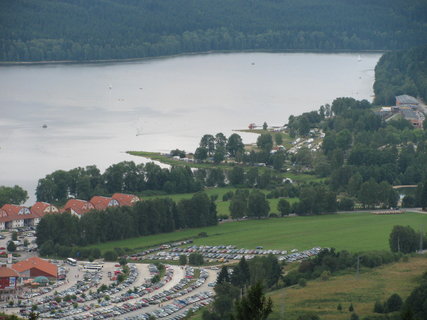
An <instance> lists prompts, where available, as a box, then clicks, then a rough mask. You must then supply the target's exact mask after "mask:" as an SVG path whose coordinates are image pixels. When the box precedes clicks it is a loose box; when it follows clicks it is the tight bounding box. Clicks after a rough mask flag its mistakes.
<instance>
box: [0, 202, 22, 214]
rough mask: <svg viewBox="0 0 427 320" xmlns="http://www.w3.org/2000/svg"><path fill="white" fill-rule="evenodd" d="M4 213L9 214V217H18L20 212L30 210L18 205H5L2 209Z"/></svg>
mask: <svg viewBox="0 0 427 320" xmlns="http://www.w3.org/2000/svg"><path fill="white" fill-rule="evenodd" d="M1 208H2V209H3V210H4V211H6V212H7V215H8V216H14V215H18V214H19V212H20V211H21V210H22V209H24V210H25V209H27V210H29V209H28V208H27V207H24V206H18V205H16V204H5V205H4V206H3V207H1Z"/></svg>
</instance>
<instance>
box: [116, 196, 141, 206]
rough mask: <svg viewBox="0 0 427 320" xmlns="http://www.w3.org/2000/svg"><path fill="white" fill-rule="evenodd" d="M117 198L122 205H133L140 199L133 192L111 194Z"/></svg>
mask: <svg viewBox="0 0 427 320" xmlns="http://www.w3.org/2000/svg"><path fill="white" fill-rule="evenodd" d="M111 197H112V198H113V199H116V200H117V201H118V202H119V204H120V205H121V206H133V205H134V204H135V203H136V202H138V201H140V199H139V198H138V197H137V196H135V195H133V194H124V193H115V194H113V195H112V196H111Z"/></svg>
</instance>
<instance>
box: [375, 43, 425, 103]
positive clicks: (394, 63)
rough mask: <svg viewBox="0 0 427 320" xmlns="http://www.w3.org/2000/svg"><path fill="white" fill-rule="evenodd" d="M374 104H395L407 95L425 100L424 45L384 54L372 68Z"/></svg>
mask: <svg viewBox="0 0 427 320" xmlns="http://www.w3.org/2000/svg"><path fill="white" fill-rule="evenodd" d="M374 93H375V100H374V102H375V104H377V105H395V96H398V95H402V94H409V95H411V96H414V97H420V98H422V99H423V100H424V101H427V45H423V46H420V47H415V48H411V49H408V50H403V51H393V52H387V53H386V54H384V55H383V56H382V57H381V59H380V61H378V63H377V65H376V67H375V83H374Z"/></svg>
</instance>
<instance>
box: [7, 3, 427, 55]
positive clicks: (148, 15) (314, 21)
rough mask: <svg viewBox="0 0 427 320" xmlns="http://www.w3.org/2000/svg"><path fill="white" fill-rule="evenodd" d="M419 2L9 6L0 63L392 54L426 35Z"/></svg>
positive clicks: (424, 8) (423, 11) (424, 7)
mask: <svg viewBox="0 0 427 320" xmlns="http://www.w3.org/2000/svg"><path fill="white" fill-rule="evenodd" d="M426 12H427V5H426V3H425V2H424V1H420V0H391V1H387V0H376V1H368V0H362V1H357V2H355V1H349V0H324V1H319V0H300V1H295V0H291V1H284V0H268V1H265V0H250V1H244V0H234V1H232V0H216V1H208V0H199V1H193V0H161V1H158V0H144V1H136V0H126V1H123V0H108V1H107V0H93V1H83V0H63V1H54V0H40V1H30V0H13V1H11V0H6V1H2V2H1V4H0V21H1V25H0V61H40V60H95V59H125V58H141V57H150V56H160V55H172V54H178V53H188V52H202V51H210V50H288V49H290V50H310V51H315V50H327V51H329V50H353V51H354V50H387V49H404V48H408V47H410V46H414V45H417V44H418V42H419V39H422V38H423V37H425V35H426V33H427V25H426V20H427V16H426Z"/></svg>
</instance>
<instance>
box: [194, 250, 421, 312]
mask: <svg viewBox="0 0 427 320" xmlns="http://www.w3.org/2000/svg"><path fill="white" fill-rule="evenodd" d="M426 268H427V256H426V255H423V256H416V257H411V258H409V261H407V262H403V261H401V262H397V263H392V264H388V265H384V266H381V267H377V268H374V269H368V268H363V269H362V270H361V273H360V275H359V278H358V279H357V278H356V277H355V272H354V271H353V270H347V271H345V272H343V273H341V274H340V275H334V276H332V277H331V278H330V279H329V280H327V281H323V280H320V279H317V280H310V281H307V286H306V287H304V288H302V287H300V286H299V285H294V286H292V287H288V288H284V289H280V290H276V291H272V292H270V293H268V296H270V297H271V298H272V300H273V313H272V314H271V315H270V316H269V317H268V320H282V319H286V320H296V319H298V317H299V316H301V315H303V314H306V313H313V314H317V315H318V316H319V317H320V318H321V319H322V320H348V319H349V318H350V316H351V313H350V312H349V311H348V308H349V306H350V304H351V303H352V304H353V307H354V312H355V313H357V315H359V317H360V318H363V317H366V316H374V315H378V314H375V313H373V308H374V303H375V301H376V300H379V301H381V302H384V301H385V300H387V299H388V298H389V297H390V295H392V294H393V293H397V294H399V295H400V296H401V297H402V299H403V300H405V299H406V298H407V297H408V295H409V294H410V293H411V291H412V290H413V289H414V288H415V287H416V286H417V285H418V284H419V281H420V278H421V275H422V274H423V273H424V272H425V270H426ZM338 304H341V306H342V311H338V310H337V306H338ZM201 319H202V310H200V311H198V312H197V313H196V314H195V315H194V316H193V317H191V320H201Z"/></svg>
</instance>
